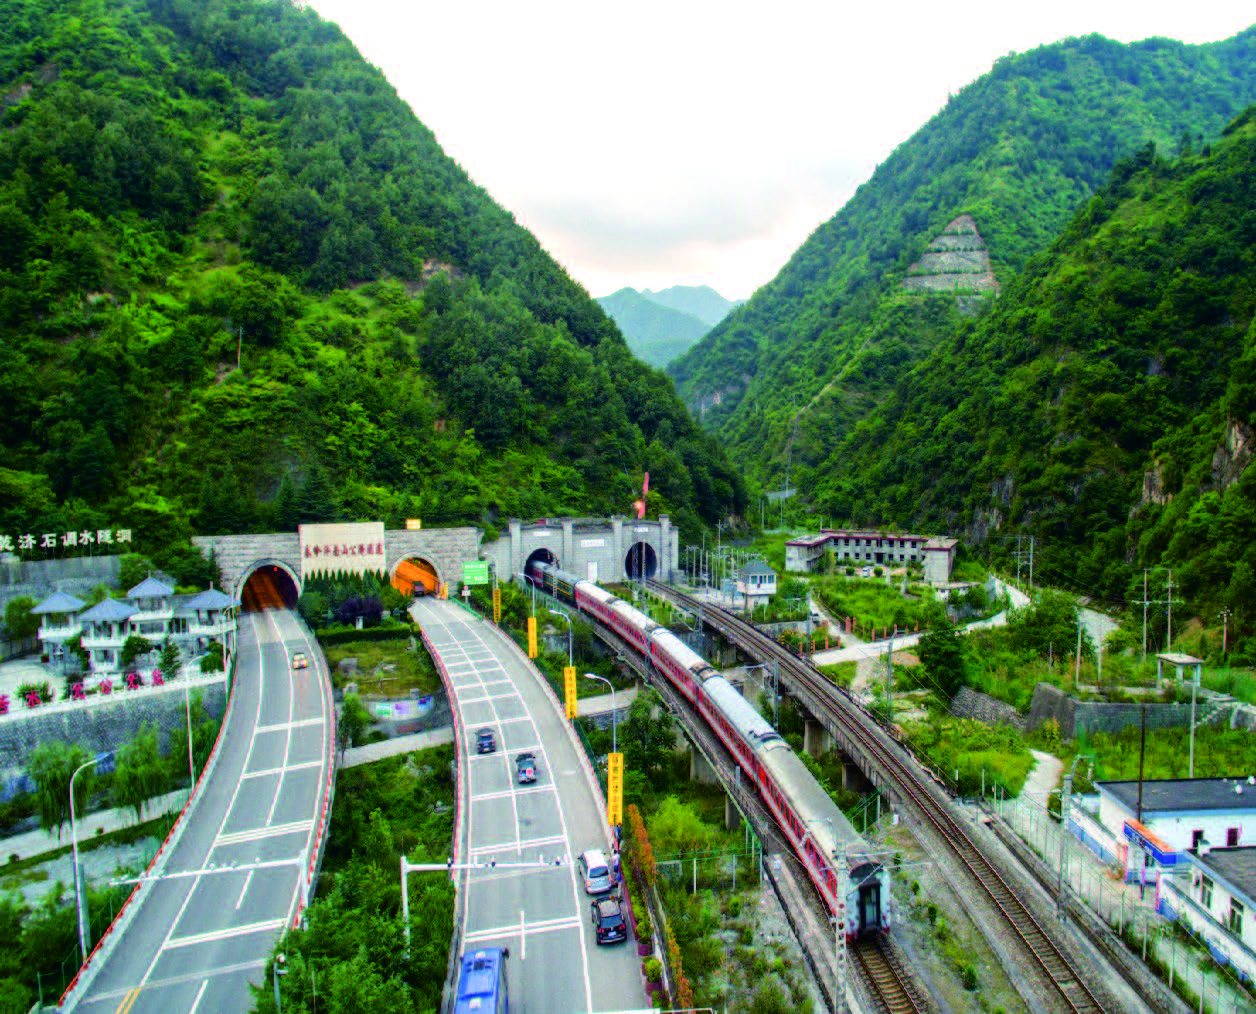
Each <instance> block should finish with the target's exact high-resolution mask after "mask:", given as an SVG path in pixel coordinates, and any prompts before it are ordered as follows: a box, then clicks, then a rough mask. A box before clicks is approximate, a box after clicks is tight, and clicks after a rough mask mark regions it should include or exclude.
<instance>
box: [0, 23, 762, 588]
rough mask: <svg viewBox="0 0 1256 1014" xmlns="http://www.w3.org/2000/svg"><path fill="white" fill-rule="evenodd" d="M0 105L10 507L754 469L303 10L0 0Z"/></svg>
mask: <svg viewBox="0 0 1256 1014" xmlns="http://www.w3.org/2000/svg"><path fill="white" fill-rule="evenodd" d="M0 127H2V129H0V402H3V404H4V405H5V407H6V411H5V412H4V413H3V415H2V416H0V445H2V446H3V450H4V460H3V465H4V468H3V470H0V489H2V490H3V491H4V495H3V497H2V498H0V523H3V525H4V528H3V529H2V531H3V532H5V533H24V532H32V531H33V532H41V531H52V530H63V531H64V530H69V529H70V528H78V529H90V528H97V527H99V528H106V527H110V526H111V524H112V523H114V522H116V523H118V524H124V523H129V527H131V528H132V529H134V531H135V538H136V548H137V549H139V550H140V551H142V552H156V551H157V550H159V549H161V548H162V547H173V546H177V545H179V544H180V543H181V542H182V541H184V540H185V539H186V536H187V535H188V534H189V532H190V531H192V530H198V531H202V532H215V531H230V530H235V531H246V530H250V529H262V530H265V529H268V528H270V527H272V526H276V525H279V526H290V525H292V524H294V523H296V522H297V521H299V520H302V519H311V518H358V517H370V518H374V517H382V518H384V519H385V520H386V521H387V522H388V523H390V524H397V523H399V522H400V521H401V519H403V518H405V517H407V516H415V517H422V518H424V519H425V520H426V521H427V522H429V523H442V522H461V521H481V520H484V521H492V520H493V519H495V518H497V517H499V516H503V515H523V516H535V515H540V514H553V513H561V512H567V511H570V512H577V513H600V512H607V511H614V510H624V509H626V508H628V506H629V504H630V503H631V501H632V499H633V496H634V490H636V489H639V487H640V481H639V473H640V472H641V471H642V470H643V469H648V470H649V471H650V473H651V477H652V482H651V492H652V493H654V492H655V491H656V490H657V495H656V496H652V498H651V505H652V508H653V509H660V510H668V509H670V510H671V511H672V512H673V513H674V514H675V515H676V516H677V519H678V521H679V522H680V523H681V524H685V525H690V526H692V525H696V524H697V523H698V522H699V519H700V518H702V517H706V518H714V517H715V516H717V515H718V514H720V513H722V512H725V511H728V510H730V509H731V510H735V509H737V507H738V505H739V503H740V502H741V501H742V500H743V498H744V492H743V491H742V489H741V487H740V480H739V479H738V478H737V476H736V475H735V473H734V472H733V470H732V469H731V468H730V467H729V466H728V464H727V463H726V461H725V459H724V458H723V457H722V455H721V453H720V452H719V451H718V450H717V449H715V447H714V445H713V443H712V441H711V440H710V438H708V437H706V436H705V435H704V434H702V433H701V432H699V431H698V430H697V428H696V427H695V425H694V424H693V422H692V421H691V419H690V417H689V416H688V414H687V413H686V411H685V409H684V407H683V405H682V404H681V403H680V401H679V400H678V398H677V397H676V396H675V393H674V390H673V389H672V387H671V385H670V384H669V383H668V382H667V381H666V379H665V378H664V377H663V376H662V374H660V373H658V372H656V371H654V370H651V369H650V368H649V367H647V366H645V365H643V364H641V363H639V362H638V361H636V360H634V359H633V357H632V356H631V354H630V353H629V351H628V349H627V347H626V345H625V344H624V342H623V339H622V337H621V336H620V334H619V333H618V331H617V330H616V328H615V326H614V324H613V323H612V322H611V321H610V320H609V319H607V317H606V316H605V314H604V313H603V312H602V310H601V309H600V308H599V307H598V306H597V305H596V304H595V303H594V302H593V300H592V299H590V298H589V297H588V295H587V294H586V293H585V292H584V290H583V289H581V288H580V287H579V286H578V285H577V284H576V283H575V282H573V281H572V280H571V279H570V278H569V277H568V276H567V275H566V274H565V273H564V272H563V271H562V269H561V268H559V267H558V266H557V265H556V264H555V262H554V261H553V260H552V259H551V258H550V257H549V256H548V255H547V254H546V253H545V252H544V251H543V250H542V249H541V247H540V246H539V244H538V243H537V242H536V240H535V239H534V238H533V237H532V236H531V235H530V234H529V233H528V232H526V231H525V230H524V229H522V228H520V227H519V226H517V225H516V224H515V222H514V221H513V219H512V217H511V216H510V215H509V214H508V213H507V212H506V211H504V210H503V209H501V208H500V207H499V206H498V205H496V204H495V203H494V202H493V201H492V200H491V198H489V196H488V195H487V194H486V193H485V192H484V191H483V190H481V189H480V188H478V187H476V186H475V185H474V184H473V183H472V182H471V181H470V180H469V179H468V178H467V176H466V174H465V173H464V172H463V171H462V170H461V169H460V168H459V167H458V166H457V165H456V164H455V163H454V162H453V161H452V160H451V159H449V158H448V157H446V156H445V154H444V153H443V152H442V151H441V150H440V148H439V146H438V145H437V144H436V141H435V139H434V138H433V136H432V134H431V132H430V131H428V130H427V129H426V128H425V127H424V126H423V125H422V124H421V123H419V122H418V120H417V119H415V117H414V114H413V113H412V112H411V111H410V110H409V108H408V107H406V106H405V104H404V103H402V102H401V101H400V100H399V99H398V97H397V95H396V93H395V92H394V90H393V89H392V87H391V86H390V85H389V84H388V82H387V81H386V80H385V79H384V78H383V76H382V75H381V74H380V73H379V72H378V71H377V70H376V69H375V68H373V67H371V66H370V65H369V64H367V63H366V62H365V61H364V60H363V59H362V58H361V56H360V55H359V54H358V53H357V51H356V50H355V49H354V48H353V46H352V45H351V44H350V43H349V42H348V40H346V39H345V37H344V36H343V35H342V33H341V32H340V30H339V29H338V28H336V27H335V26H334V25H331V24H328V23H325V22H323V21H321V20H320V19H319V18H318V16H317V15H316V14H315V13H314V12H313V11H311V10H308V9H306V8H300V7H297V6H294V5H291V4H289V3H285V2H280V0H272V2H250V0H205V2H203V0H196V2H193V0H149V2H144V0H117V2H114V3H106V2H104V0H60V2H55V3H54V2H53V0H0ZM189 566H190V565H189Z"/></svg>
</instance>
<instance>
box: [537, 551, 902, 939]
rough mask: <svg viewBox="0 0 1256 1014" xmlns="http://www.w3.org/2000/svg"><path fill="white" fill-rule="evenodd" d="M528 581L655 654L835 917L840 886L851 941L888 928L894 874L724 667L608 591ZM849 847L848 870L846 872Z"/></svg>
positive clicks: (584, 584)
mask: <svg viewBox="0 0 1256 1014" xmlns="http://www.w3.org/2000/svg"><path fill="white" fill-rule="evenodd" d="M527 578H528V580H531V581H535V582H536V583H537V584H538V585H539V586H540V587H542V588H543V589H544V590H545V591H548V592H549V593H550V594H551V595H554V596H556V597H558V598H561V599H564V600H565V601H567V602H570V603H573V604H574V605H575V606H576V607H577V608H579V609H582V610H584V611H585V612H586V613H588V614H589V615H590V616H592V617H594V618H595V619H596V620H598V622H600V623H602V624H603V625H605V626H607V627H609V628H610V629H611V630H613V631H614V632H615V633H616V634H618V635H619V636H620V637H621V638H622V639H623V640H625V641H627V642H628V643H630V644H631V645H632V646H633V647H635V648H636V649H637V650H638V651H639V652H641V653H642V654H643V655H647V656H649V658H650V659H651V661H652V662H653V663H654V665H655V666H656V667H657V668H658V669H659V670H660V671H661V672H663V673H665V674H666V675H667V678H668V679H670V680H671V681H672V683H673V684H675V686H676V688H677V689H678V690H679V691H680V692H681V693H682V694H684V695H685V697H686V698H688V700H689V702H690V703H691V704H692V705H693V706H694V708H695V709H696V710H697V711H698V713H699V714H701V715H702V716H703V718H704V719H705V720H706V721H707V722H708V723H709V724H710V726H711V728H712V729H713V730H714V732H715V734H716V735H717V736H719V738H720V741H721V742H722V743H723V744H724V746H725V747H727V749H728V751H729V753H730V754H731V755H732V756H733V757H735V758H736V759H737V761H738V763H739V764H740V765H741V767H742V770H743V771H744V772H745V774H746V777H748V778H749V779H751V780H752V782H753V784H754V786H755V788H756V789H757V791H758V792H759V795H760V797H761V798H762V800H763V802H764V804H765V805H766V806H767V807H768V809H770V810H771V812H772V814H773V815H774V816H775V818H776V820H777V822H778V823H779V824H780V827H781V829H782V831H783V832H784V835H785V837H786V838H787V839H788V840H789V842H790V844H791V846H792V847H793V849H794V851H795V852H796V853H797V855H798V857H799V858H800V859H801V860H802V862H803V864H804V865H805V866H806V869H807V872H808V874H809V875H810V877H811V879H812V881H813V882H814V883H815V885H816V888H817V889H818V890H819V892H820V895H821V897H823V898H824V900H825V903H826V904H827V905H828V906H829V909H830V911H836V907H837V901H838V892H839V884H840V891H841V896H842V897H843V898H844V899H845V901H846V913H847V916H848V919H847V927H848V929H847V935H848V936H850V937H852V938H853V937H855V936H857V935H859V934H860V933H864V932H868V931H872V930H880V931H882V932H887V931H888V930H889V927H890V906H889V899H890V880H889V876H890V875H889V871H888V870H886V869H885V867H884V866H883V865H882V864H880V863H878V862H876V861H874V859H873V857H872V854H871V853H870V851H869V849H868V847H867V845H866V844H865V843H864V841H863V839H862V838H860V836H859V835H858V834H857V833H856V832H855V829H854V827H852V826H851V824H850V822H849V821H848V820H847V819H846V817H845V816H844V815H843V814H842V811H841V810H839V809H838V808H837V805H836V804H835V803H834V802H833V800H832V798H831V797H830V796H829V794H828V793H827V792H825V791H824V789H823V788H821V787H820V785H819V783H818V782H816V780H815V779H814V778H813V777H812V775H811V772H810V771H808V770H807V768H806V767H805V766H804V765H803V763H802V761H800V760H799V759H798V757H797V756H796V755H795V754H794V751H793V749H792V748H791V747H790V745H789V744H788V743H786V742H785V740H784V739H783V738H782V737H781V735H780V733H778V732H777V731H776V730H775V729H773V728H772V725H771V723H769V722H768V721H767V720H766V719H764V718H763V717H762V716H760V715H759V713H758V712H757V711H755V710H754V708H752V707H751V706H750V705H749V704H748V703H747V702H746V700H745V698H743V697H742V696H741V694H739V693H738V692H737V690H736V689H735V688H734V687H733V686H732V685H731V684H730V683H729V682H728V681H727V680H726V679H724V677H723V676H721V675H720V673H719V671H718V670H717V669H715V668H713V667H712V666H711V665H710V663H708V662H707V661H706V660H705V659H704V658H702V656H700V655H698V654H697V653H696V652H694V651H693V650H692V649H691V648H690V647H689V646H688V645H686V644H685V643H684V642H683V641H681V640H680V638H678V637H677V636H676V635H675V634H673V633H672V632H671V631H670V630H668V629H667V628H666V627H664V626H662V625H661V624H659V623H656V622H655V621H654V620H652V619H650V617H649V616H647V615H645V614H644V613H642V612H640V611H639V610H637V609H634V608H633V607H632V605H630V604H629V603H627V602H625V601H624V600H623V599H620V598H618V597H617V596H615V595H612V594H611V593H610V592H608V591H607V590H606V589H605V588H602V587H599V586H598V585H596V584H593V583H592V582H590V581H583V580H581V579H579V578H577V577H575V576H574V575H572V574H568V573H567V572H566V571H563V570H559V569H558V568H557V567H555V566H552V565H550V564H534V565H533V566H532V568H531V569H530V570H529V572H528V574H527ZM843 845H845V856H846V868H845V870H842V869H841V868H840V867H841V865H842V863H841V856H842V846H843Z"/></svg>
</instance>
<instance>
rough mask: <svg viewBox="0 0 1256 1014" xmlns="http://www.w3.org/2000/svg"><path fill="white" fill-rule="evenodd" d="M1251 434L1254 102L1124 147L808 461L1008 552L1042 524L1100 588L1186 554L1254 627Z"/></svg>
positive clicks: (824, 501)
mask: <svg viewBox="0 0 1256 1014" xmlns="http://www.w3.org/2000/svg"><path fill="white" fill-rule="evenodd" d="M1254 441H1256V107H1252V108H1250V109H1249V110H1248V111H1247V112H1246V113H1244V114H1243V115H1242V116H1240V117H1239V118H1238V119H1237V120H1236V121H1235V123H1234V124H1233V125H1232V126H1231V127H1230V128H1228V129H1227V131H1226V136H1224V137H1223V138H1221V139H1220V140H1219V141H1217V142H1215V143H1213V144H1212V145H1210V146H1205V148H1204V149H1202V151H1199V152H1197V153H1192V152H1188V153H1186V154H1184V155H1182V156H1181V157H1179V158H1177V159H1174V160H1165V159H1162V158H1159V157H1157V156H1156V155H1155V153H1154V150H1153V149H1152V147H1151V146H1150V145H1149V146H1147V147H1146V148H1144V149H1143V150H1142V151H1141V152H1139V153H1138V154H1137V155H1136V156H1133V157H1131V158H1128V159H1126V160H1123V161H1122V162H1121V163H1119V164H1118V166H1117V167H1116V169H1115V170H1114V172H1113V175H1112V178H1111V181H1110V182H1109V184H1108V185H1107V186H1106V187H1104V188H1103V189H1102V190H1100V192H1099V193H1097V194H1096V195H1095V196H1094V197H1092V198H1091V199H1090V200H1089V201H1088V202H1087V204H1086V206H1085V208H1084V209H1083V210H1082V211H1080V212H1079V213H1078V214H1077V215H1076V216H1075V217H1074V218H1073V220H1072V221H1071V222H1070V224H1069V225H1068V227H1067V228H1066V229H1065V230H1064V232H1063V234H1062V235H1061V237H1060V238H1059V239H1058V240H1057V241H1056V242H1055V243H1054V244H1052V246H1051V247H1050V249H1049V250H1048V251H1046V252H1044V253H1043V254H1040V255H1038V256H1036V257H1034V258H1032V259H1031V260H1030V262H1029V264H1028V265H1027V267H1026V269H1025V271H1024V272H1023V273H1022V274H1021V275H1020V276H1019V277H1018V278H1016V279H1014V280H1013V281H1012V282H1011V284H1010V285H1009V286H1008V287H1007V288H1006V289H1005V291H1004V294H1003V296H1002V298H1001V299H1000V300H999V302H998V304H997V305H996V306H995V307H994V308H993V309H992V310H991V311H990V312H989V313H987V314H986V315H985V316H984V317H983V318H981V319H980V320H975V321H970V322H967V323H965V324H963V325H962V326H961V327H960V328H959V329H958V331H957V333H956V334H954V335H952V336H947V337H944V338H943V339H942V340H941V341H940V342H939V345H938V347H937V348H936V349H935V350H934V351H933V352H932V353H931V354H929V355H928V356H927V357H926V358H925V359H924V361H923V362H921V363H920V364H919V365H918V366H917V367H916V368H915V369H912V370H910V371H905V372H904V373H903V374H902V375H901V376H900V378H899V380H898V382H897V384H896V385H895V386H894V388H893V390H892V392H891V393H890V394H889V396H888V397H887V398H886V400H885V401H884V403H883V404H882V405H880V406H879V407H877V408H876V409H875V410H874V411H872V412H871V414H870V415H868V417H867V418H865V419H864V421H863V422H862V423H860V424H859V425H858V426H857V427H856V428H855V430H854V432H853V434H852V435H850V436H849V437H848V438H847V439H846V440H845V441H844V442H843V443H842V444H840V445H839V446H837V447H836V448H835V449H834V450H833V452H832V453H831V455H830V456H828V457H827V458H826V459H825V460H824V461H822V462H821V463H819V464H818V465H817V466H816V467H814V468H811V469H807V470H804V474H802V475H800V476H799V479H800V482H801V483H803V484H806V485H808V486H809V487H810V488H811V489H813V490H814V491H815V495H816V503H817V506H818V508H819V509H822V510H824V511H826V512H827V513H829V514H830V515H836V516H838V517H839V518H848V519H850V520H852V521H854V522H855V523H877V524H882V523H885V524H902V525H904V526H908V527H913V528H916V527H924V528H926V529H937V530H945V531H950V532H953V533H955V534H957V535H959V534H962V535H964V536H966V537H968V538H969V539H971V540H977V541H980V540H983V539H989V540H991V542H990V544H991V545H992V546H993V548H994V551H995V552H996V554H1002V555H1005V556H1006V554H1007V553H1009V552H1010V549H1009V546H1010V545H1011V544H1012V543H1010V542H1009V538H1011V539H1012V540H1013V541H1014V536H1015V535H1016V534H1018V533H1024V534H1026V535H1034V536H1035V537H1036V538H1035V543H1036V554H1035V574H1036V575H1037V576H1039V578H1040V579H1041V580H1044V581H1046V582H1048V583H1060V584H1065V585H1068V586H1071V587H1074V588H1075V589H1077V590H1079V591H1084V592H1086V593H1089V594H1094V595H1099V596H1104V597H1108V598H1120V597H1128V599H1129V600H1136V599H1141V597H1142V573H1141V568H1142V567H1145V566H1146V567H1153V566H1159V565H1165V566H1171V567H1173V568H1174V569H1175V595H1177V596H1180V597H1181V598H1182V599H1183V600H1184V601H1185V602H1186V603H1187V604H1188V605H1189V607H1190V608H1191V611H1192V612H1195V613H1199V614H1207V615H1211V612H1212V611H1213V610H1215V609H1220V608H1222V607H1223V606H1227V605H1228V606H1229V607H1230V608H1231V609H1232V611H1233V615H1232V619H1231V630H1232V631H1233V630H1234V629H1236V627H1235V624H1237V629H1238V630H1240V631H1241V632H1242V633H1243V634H1251V633H1252V632H1253V630H1254V629H1256V469H1253V468H1251V467H1250V462H1251V460H1252V455H1253V451H1254V450H1256V443H1254ZM1013 548H1014V546H1013ZM1153 579H1156V575H1153ZM1158 580H1159V582H1161V583H1162V582H1163V580H1164V575H1163V573H1162V572H1161V573H1160V574H1159V576H1158ZM1153 597H1154V598H1157V599H1164V598H1165V596H1164V595H1163V594H1157V595H1154V596H1153ZM1249 647H1250V648H1251V649H1252V650H1250V651H1246V649H1245V651H1246V653H1247V654H1248V655H1251V656H1253V657H1256V642H1254V643H1252V644H1251V645H1249Z"/></svg>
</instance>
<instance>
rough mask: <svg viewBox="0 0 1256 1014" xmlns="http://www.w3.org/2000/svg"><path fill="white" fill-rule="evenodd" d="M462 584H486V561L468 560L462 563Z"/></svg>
mask: <svg viewBox="0 0 1256 1014" xmlns="http://www.w3.org/2000/svg"><path fill="white" fill-rule="evenodd" d="M462 583H463V584H488V561H487V560H470V561H468V562H466V563H464V564H463V565H462Z"/></svg>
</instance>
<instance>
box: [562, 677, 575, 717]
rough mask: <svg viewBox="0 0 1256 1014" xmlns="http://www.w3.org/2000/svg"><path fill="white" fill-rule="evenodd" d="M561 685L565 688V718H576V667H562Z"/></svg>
mask: <svg viewBox="0 0 1256 1014" xmlns="http://www.w3.org/2000/svg"><path fill="white" fill-rule="evenodd" d="M563 684H564V686H565V688H566V698H567V717H568V718H575V717H576V667H575V666H574V665H566V666H563Z"/></svg>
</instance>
